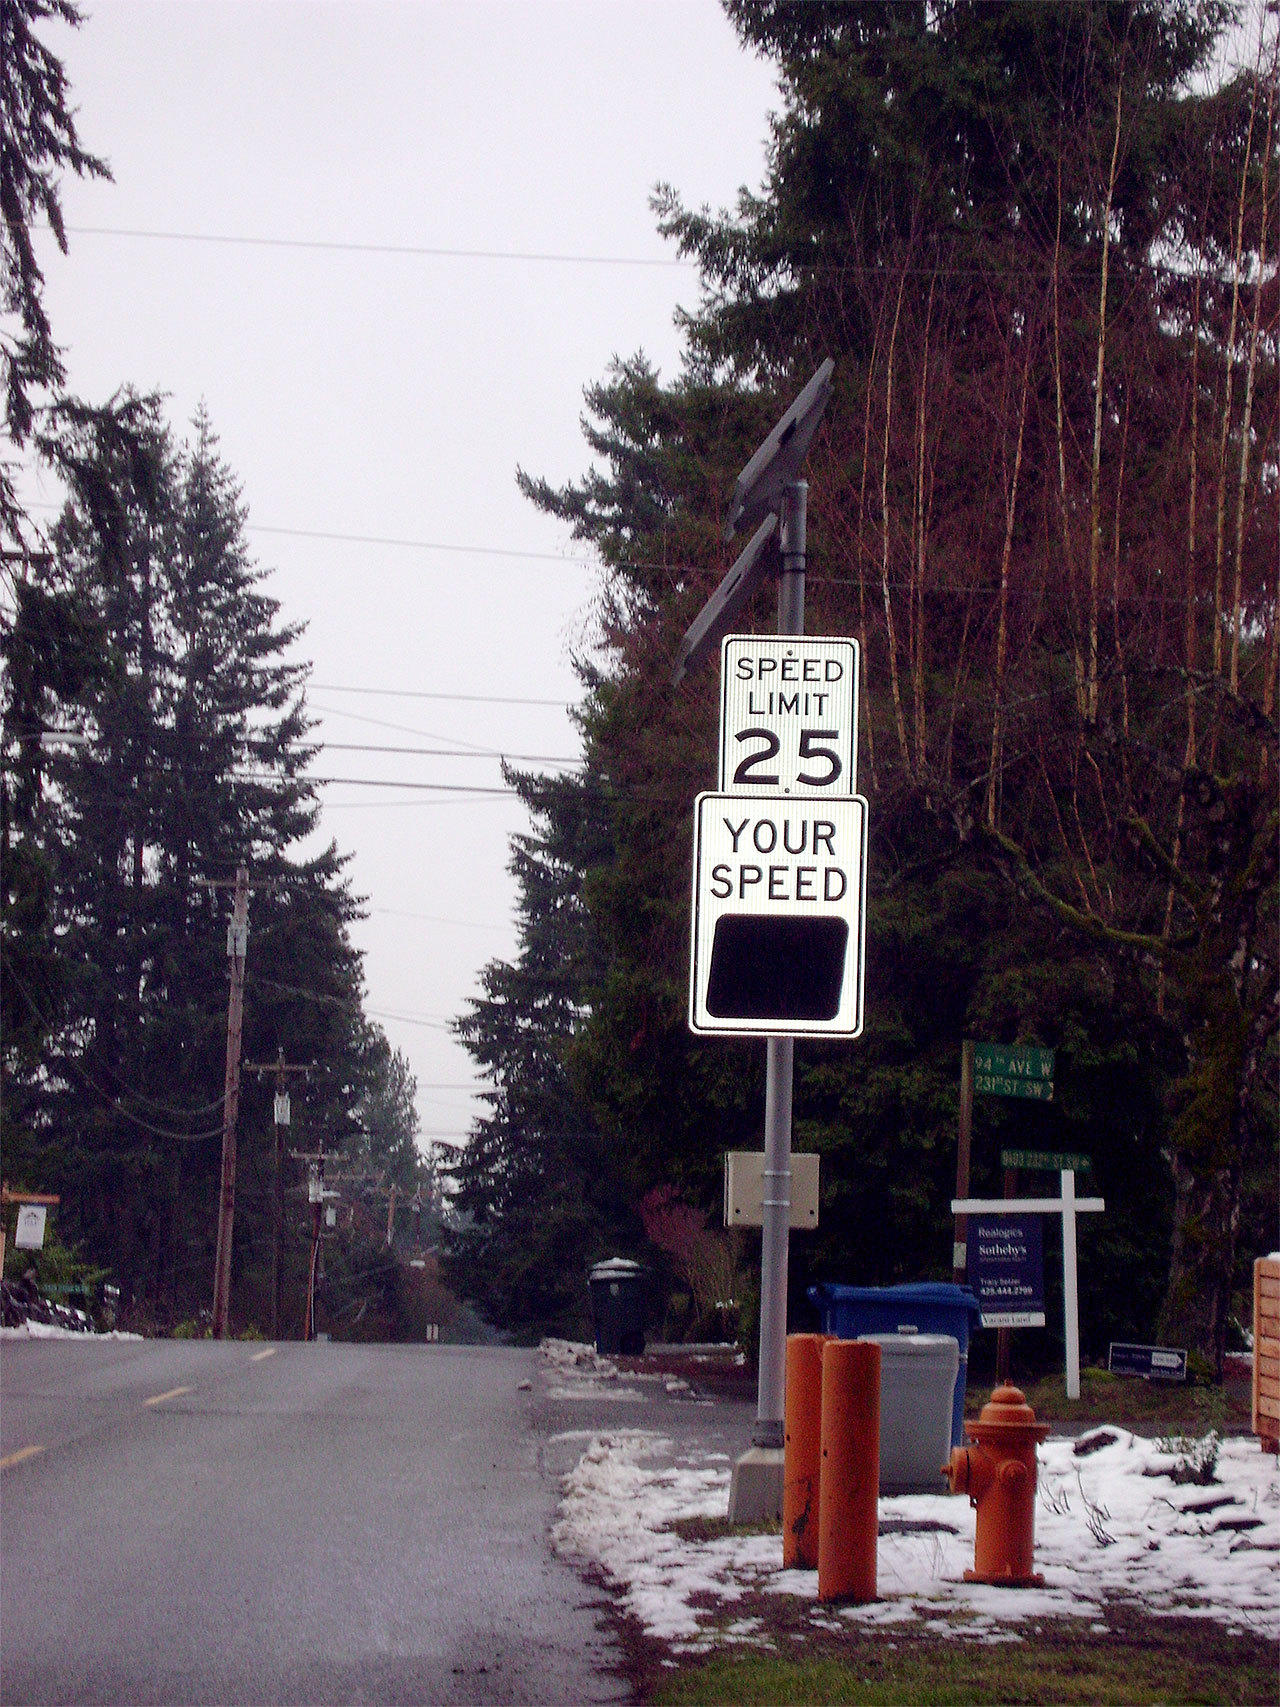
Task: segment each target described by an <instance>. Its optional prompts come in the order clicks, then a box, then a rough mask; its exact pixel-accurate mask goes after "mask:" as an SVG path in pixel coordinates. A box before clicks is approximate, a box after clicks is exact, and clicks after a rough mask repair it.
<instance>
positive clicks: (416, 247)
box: [46, 225, 698, 271]
mask: <svg viewBox="0 0 1280 1707" xmlns="http://www.w3.org/2000/svg"><path fill="white" fill-rule="evenodd" d="M46 229H47V228H46ZM66 229H67V231H68V232H70V233H71V234H72V235H74V236H76V237H132V238H143V239H146V240H147V241H149V242H155V243H209V244H217V245H226V246H228V247H232V248H238V249H303V250H314V251H316V252H318V253H321V254H350V255H419V256H424V257H427V258H428V259H432V260H446V261H536V262H545V263H549V264H551V265H556V266H586V267H665V268H672V267H680V268H684V269H685V270H686V271H687V270H689V269H690V268H694V267H696V266H697V265H698V263H697V262H696V261H686V260H684V259H683V258H682V257H676V258H674V259H673V258H672V257H671V256H667V255H662V256H654V255H570V254H560V253H556V252H553V251H549V250H541V249H453V248H446V247H444V246H443V245H439V244H425V243H353V242H350V241H342V242H338V241H337V240H332V239H325V238H319V237H234V236H229V235H227V234H225V233H222V232H213V231H140V230H136V229H129V228H125V227H121V226H112V225H68V226H67V228H66Z"/></svg>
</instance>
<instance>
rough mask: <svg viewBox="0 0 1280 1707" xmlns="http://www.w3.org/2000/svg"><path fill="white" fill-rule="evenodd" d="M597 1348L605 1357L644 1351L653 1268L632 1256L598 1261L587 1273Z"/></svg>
mask: <svg viewBox="0 0 1280 1707" xmlns="http://www.w3.org/2000/svg"><path fill="white" fill-rule="evenodd" d="M587 1278H588V1280H589V1282H590V1285H591V1316H592V1320H593V1321H594V1322H595V1329H596V1350H597V1351H598V1352H601V1353H603V1354H604V1355H605V1356H616V1355H618V1354H619V1353H621V1355H622V1356H623V1357H639V1356H640V1354H641V1352H643V1350H644V1318H645V1305H646V1304H647V1302H648V1295H649V1271H648V1270H647V1269H646V1268H645V1267H644V1265H643V1264H642V1263H638V1262H632V1261H631V1260H630V1258H628V1257H610V1258H609V1260H608V1262H598V1263H596V1265H595V1267H594V1268H593V1269H592V1270H591V1271H590V1273H589V1275H588V1276H587Z"/></svg>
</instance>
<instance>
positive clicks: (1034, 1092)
mask: <svg viewBox="0 0 1280 1707" xmlns="http://www.w3.org/2000/svg"><path fill="white" fill-rule="evenodd" d="M973 1088H974V1090H975V1091H976V1093H977V1094H978V1095H979V1096H989V1097H1026V1098H1028V1099H1029V1100H1030V1101H1032V1102H1052V1101H1053V1050H1052V1049H1037V1048H1035V1047H1034V1046H1033V1045H1031V1044H1012V1045H1010V1044H1004V1043H975V1044H974V1046H973Z"/></svg>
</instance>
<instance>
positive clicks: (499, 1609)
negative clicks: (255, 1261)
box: [0, 1340, 627, 1707]
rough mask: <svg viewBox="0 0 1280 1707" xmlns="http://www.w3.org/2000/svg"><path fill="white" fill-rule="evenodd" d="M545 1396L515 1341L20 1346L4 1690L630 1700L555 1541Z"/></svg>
mask: <svg viewBox="0 0 1280 1707" xmlns="http://www.w3.org/2000/svg"><path fill="white" fill-rule="evenodd" d="M530 1379H533V1381H534V1386H533V1390H532V1391H522V1390H521V1389H520V1385H519V1384H520V1383H521V1382H522V1381H527V1380H530ZM541 1386H542V1382H541V1380H540V1379H538V1378H537V1375H536V1373H535V1369H534V1358H533V1356H532V1354H530V1353H528V1352H521V1351H509V1350H499V1349H491V1348H483V1349H479V1348H470V1347H467V1348H463V1347H446V1346H358V1345H324V1344H321V1345H302V1344H288V1343H281V1344H278V1345H273V1346H264V1345H261V1344H253V1343H246V1342H236V1343H230V1344H213V1343H210V1342H183V1341H172V1340H162V1341H146V1342H143V1343H123V1342H111V1341H102V1340H99V1341H95V1342H85V1341H82V1342H68V1341H30V1342H26V1341H8V1342H5V1343H4V1345H3V1348H2V1349H0V1396H2V1399H3V1405H2V1407H0V1462H2V1463H3V1471H2V1472H0V1475H2V1480H0V1508H2V1510H0V1515H2V1518H3V1548H2V1551H0V1698H2V1699H3V1701H4V1703H5V1704H6V1707H23V1704H26V1703H55V1702H58V1703H64V1702H65V1703H75V1704H77V1707H89V1704H96V1703H108V1702H111V1703H130V1704H133V1703H137V1704H144V1703H153V1702H154V1703H164V1704H166V1707H178V1704H183V1703H188V1702H190V1703H196V1702H227V1703H245V1702H247V1703H282V1704H283V1703H306V1704H308V1707H310V1704H315V1707H320V1704H324V1703H331V1702H332V1703H362V1702H377V1703H384V1702H385V1703H410V1702H412V1703H435V1702H440V1703H454V1702H477V1703H480V1702H530V1703H534V1702H555V1703H578V1702H583V1703H588V1702H598V1701H614V1700H621V1699H625V1698H626V1695H627V1690H626V1688H625V1686H624V1685H623V1684H622V1682H621V1681H620V1680H619V1679H618V1678H617V1676H616V1675H614V1674H613V1673H612V1672H611V1671H610V1669H609V1668H610V1667H611V1665H612V1664H613V1663H614V1662H615V1660H616V1658H617V1656H616V1652H615V1650H614V1649H613V1647H612V1645H611V1643H610V1641H609V1639H608V1637H607V1635H606V1634H604V1632H603V1629H602V1625H601V1622H600V1614H599V1608H598V1607H597V1606H596V1605H594V1604H593V1600H592V1595H591V1591H590V1590H588V1589H587V1588H586V1587H584V1585H583V1584H582V1582H581V1581H580V1580H579V1578H578V1577H577V1576H576V1575H575V1574H574V1573H573V1572H572V1571H571V1570H570V1569H569V1568H568V1567H567V1566H565V1565H564V1564H562V1563H560V1562H559V1561H557V1560H555V1559H554V1558H553V1557H552V1556H551V1554H550V1551H549V1549H548V1546H547V1529H548V1526H549V1523H550V1521H551V1517H552V1512H553V1507H554V1503H555V1498H556V1473H557V1472H558V1471H560V1470H562V1469H563V1468H564V1465H563V1463H562V1462H552V1460H553V1458H558V1457H559V1456H560V1454H559V1452H552V1451H550V1450H549V1447H548V1430H547V1427H546V1423H547V1420H548V1419H547V1416H546V1412H545V1409H543V1407H542V1404H541V1401H540V1399H539V1390H540V1388H541ZM32 1448H36V1449H38V1450H31V1449H32Z"/></svg>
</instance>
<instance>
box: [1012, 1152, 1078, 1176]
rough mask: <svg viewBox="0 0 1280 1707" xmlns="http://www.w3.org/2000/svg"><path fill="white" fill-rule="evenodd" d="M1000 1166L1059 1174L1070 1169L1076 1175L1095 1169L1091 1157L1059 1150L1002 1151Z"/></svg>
mask: <svg viewBox="0 0 1280 1707" xmlns="http://www.w3.org/2000/svg"><path fill="white" fill-rule="evenodd" d="M1000 1166H1001V1167H1002V1168H1039V1169H1042V1170H1043V1171H1044V1172H1045V1173H1052V1174H1059V1173H1061V1172H1062V1171H1063V1169H1064V1168H1070V1169H1071V1170H1072V1171H1073V1172H1074V1173H1078V1174H1086V1173H1090V1172H1091V1171H1092V1169H1093V1158H1092V1157H1091V1156H1078V1155H1075V1154H1074V1153H1073V1152H1071V1151H1069V1150H1067V1151H1061V1152H1060V1151H1057V1150H1001V1152H1000Z"/></svg>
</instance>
